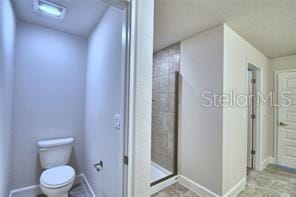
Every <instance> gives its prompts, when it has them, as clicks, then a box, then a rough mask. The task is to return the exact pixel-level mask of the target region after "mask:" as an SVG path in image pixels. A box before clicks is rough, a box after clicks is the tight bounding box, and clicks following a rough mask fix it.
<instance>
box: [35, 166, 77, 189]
mask: <svg viewBox="0 0 296 197" xmlns="http://www.w3.org/2000/svg"><path fill="white" fill-rule="evenodd" d="M74 178H75V171H74V169H73V168H72V167H71V166H67V165H65V166H59V167H54V168H50V169H47V170H45V171H44V172H43V173H42V174H41V177H40V183H41V184H42V185H43V186H44V187H47V188H52V189H55V188H60V187H63V186H66V185H67V184H69V183H71V182H72V181H73V180H74Z"/></svg>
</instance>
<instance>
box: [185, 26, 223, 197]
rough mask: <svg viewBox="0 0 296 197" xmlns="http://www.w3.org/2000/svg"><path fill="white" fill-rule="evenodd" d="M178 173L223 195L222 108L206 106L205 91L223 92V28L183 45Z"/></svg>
mask: <svg viewBox="0 0 296 197" xmlns="http://www.w3.org/2000/svg"><path fill="white" fill-rule="evenodd" d="M180 73H181V86H180V87H181V88H180V94H179V95H180V97H179V98H180V108H179V173H180V175H182V176H185V177H187V178H189V179H191V180H192V181H194V182H195V183H198V184H199V185H202V186H203V187H205V188H207V189H209V190H211V191H213V192H215V193H216V194H219V195H221V194H222V129H223V117H222V116H223V114H222V113H223V111H222V108H221V107H208V108H206V107H203V106H202V105H201V103H204V102H205V99H203V98H202V92H203V91H204V90H210V91H213V92H215V93H216V94H222V93H223V26H219V27H217V28H214V29H211V30H208V31H206V32H204V33H201V34H199V35H196V36H194V37H191V38H189V39H186V40H184V41H182V42H181V68H180Z"/></svg>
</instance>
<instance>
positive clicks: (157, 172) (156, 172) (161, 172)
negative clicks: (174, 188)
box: [150, 161, 173, 183]
mask: <svg viewBox="0 0 296 197" xmlns="http://www.w3.org/2000/svg"><path fill="white" fill-rule="evenodd" d="M172 174H173V173H172V172H170V171H168V170H167V169H165V168H164V167H162V166H160V165H158V164H157V163H155V162H153V161H151V166H150V182H151V183H153V182H155V181H158V180H160V179H163V178H165V177H168V176H170V175H172Z"/></svg>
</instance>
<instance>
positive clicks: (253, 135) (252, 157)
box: [247, 64, 260, 173]
mask: <svg viewBox="0 0 296 197" xmlns="http://www.w3.org/2000/svg"><path fill="white" fill-rule="evenodd" d="M259 76H260V70H259V69H258V68H257V67H255V66H253V65H251V64H249V65H248V77H247V79H248V108H247V114H248V115H247V117H248V118H247V173H249V172H250V171H251V170H253V169H255V170H256V169H257V170H258V169H259V168H258V164H257V161H259V160H258V159H257V158H258V151H257V147H258V146H259V145H258V141H259V139H258V133H259V132H260V127H259V123H260V119H259V118H260V116H259V114H260V113H259V112H260V111H259V109H260V106H259V99H258V98H259V90H260V84H259V83H260V81H259Z"/></svg>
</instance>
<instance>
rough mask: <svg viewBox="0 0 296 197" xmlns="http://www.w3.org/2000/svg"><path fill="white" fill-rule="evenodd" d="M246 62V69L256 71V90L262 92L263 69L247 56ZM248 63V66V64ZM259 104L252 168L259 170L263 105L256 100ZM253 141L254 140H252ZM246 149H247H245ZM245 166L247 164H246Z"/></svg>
mask: <svg viewBox="0 0 296 197" xmlns="http://www.w3.org/2000/svg"><path fill="white" fill-rule="evenodd" d="M246 63H247V69H248V68H249V67H250V66H251V67H250V68H253V69H255V71H256V76H257V81H258V82H259V83H257V87H256V88H257V92H263V69H262V68H261V67H259V66H258V65H257V64H256V63H255V61H252V60H251V59H249V58H246ZM249 65H250V66H249ZM247 88H248V83H247ZM257 102H258V104H259V107H258V108H257V117H258V119H257V120H256V132H255V135H256V136H255V151H256V154H255V163H254V169H255V170H257V171H260V167H261V160H262V131H263V124H262V121H263V120H264V113H263V111H264V108H263V105H261V103H260V100H258V101H257ZM246 115H247V116H246V117H248V111H247V110H246ZM253 143H254V142H253ZM246 145H247V143H246ZM246 150H247V149H246ZM246 167H247V166H246Z"/></svg>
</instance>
